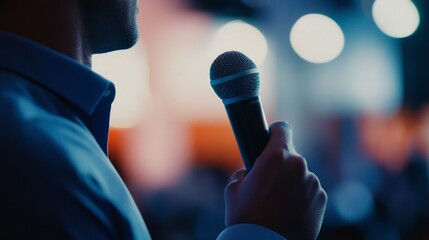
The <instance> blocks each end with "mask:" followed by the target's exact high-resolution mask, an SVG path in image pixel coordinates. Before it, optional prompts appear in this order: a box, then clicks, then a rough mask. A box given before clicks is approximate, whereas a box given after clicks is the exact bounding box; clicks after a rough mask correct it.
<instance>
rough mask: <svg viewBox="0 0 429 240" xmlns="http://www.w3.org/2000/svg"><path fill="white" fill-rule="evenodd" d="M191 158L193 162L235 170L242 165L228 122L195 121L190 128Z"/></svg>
mask: <svg viewBox="0 0 429 240" xmlns="http://www.w3.org/2000/svg"><path fill="white" fill-rule="evenodd" d="M191 129H192V130H191V131H192V140H191V141H192V143H191V144H192V155H191V156H192V159H194V161H195V164H200V165H209V166H218V167H223V168H226V169H228V170H230V171H235V170H237V169H239V168H242V167H243V163H242V161H241V156H240V152H239V150H238V146H237V143H236V141H235V138H234V133H233V132H232V129H231V126H230V125H229V123H216V124H208V123H195V124H193V126H192V128H191Z"/></svg>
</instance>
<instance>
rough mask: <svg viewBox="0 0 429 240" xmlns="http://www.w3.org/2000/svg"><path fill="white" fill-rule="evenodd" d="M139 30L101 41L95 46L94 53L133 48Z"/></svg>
mask: <svg viewBox="0 0 429 240" xmlns="http://www.w3.org/2000/svg"><path fill="white" fill-rule="evenodd" d="M138 37H139V35H138V32H137V31H133V32H130V33H128V34H123V35H122V36H120V37H117V38H115V39H111V40H110V41H101V42H99V43H98V44H96V46H93V47H94V48H93V53H94V54H101V53H108V52H113V51H117V50H125V49H130V48H132V47H133V46H134V45H135V44H136V43H137V40H138Z"/></svg>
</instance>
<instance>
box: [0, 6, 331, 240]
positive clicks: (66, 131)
mask: <svg viewBox="0 0 429 240" xmlns="http://www.w3.org/2000/svg"><path fill="white" fill-rule="evenodd" d="M136 14H137V3H136V0H66V1H58V0H0V119H1V124H0V184H1V185H0V187H1V192H2V193H1V194H2V196H1V200H0V201H1V202H0V203H1V204H0V206H1V209H0V210H1V211H0V213H1V214H0V221H1V222H2V224H1V225H0V239H150V236H149V232H148V230H147V228H146V226H145V224H144V221H143V219H142V217H141V216H140V214H139V212H138V209H137V207H136V205H135V203H134V202H133V200H132V198H131V196H130V194H129V192H128V191H127V189H126V187H125V185H124V184H123V182H122V180H121V179H120V177H119V175H118V174H117V173H116V171H115V169H114V168H113V167H112V165H111V163H110V162H109V159H108V157H107V155H106V154H107V133H108V123H109V114H110V105H111V103H112V101H113V98H114V93H115V92H114V90H115V89H114V86H113V85H112V84H111V83H110V82H109V81H107V80H105V79H103V78H102V77H100V76H98V75H97V74H95V73H93V72H92V71H91V70H90V67H91V56H92V54H95V53H103V52H109V51H114V50H118V49H126V48H129V47H131V46H133V45H134V44H135V42H136V40H137V35H138V34H137V25H136ZM270 131H271V139H270V142H269V143H268V145H267V147H266V149H265V150H264V152H263V153H262V154H261V156H260V157H259V158H258V160H257V162H256V164H255V166H254V168H253V170H252V171H251V172H249V173H248V174H246V173H245V171H244V170H241V171H238V172H237V173H236V174H234V176H233V177H232V179H231V182H230V183H229V184H228V186H227V188H226V191H225V199H226V206H227V209H226V225H227V228H226V229H225V231H224V232H222V233H221V234H220V236H219V239H222V240H229V239H284V238H287V239H291V240H293V239H304V240H305V239H315V238H316V237H317V235H318V233H319V230H320V226H321V222H322V218H323V215H324V211H325V206H326V201H327V197H326V193H325V192H324V190H323V189H322V188H321V186H320V183H319V181H318V179H317V177H316V176H315V175H314V174H313V173H310V172H309V171H308V170H307V166H306V162H305V160H304V159H303V158H302V157H300V156H299V155H298V154H297V153H296V152H295V150H294V148H293V145H292V140H291V132H290V128H289V126H288V125H287V124H286V123H275V124H272V125H271V128H270Z"/></svg>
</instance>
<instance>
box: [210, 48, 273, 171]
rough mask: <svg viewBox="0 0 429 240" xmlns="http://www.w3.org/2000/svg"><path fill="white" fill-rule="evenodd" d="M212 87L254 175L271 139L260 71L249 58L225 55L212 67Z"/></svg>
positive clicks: (228, 53)
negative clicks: (261, 94) (255, 168)
mask: <svg viewBox="0 0 429 240" xmlns="http://www.w3.org/2000/svg"><path fill="white" fill-rule="evenodd" d="M210 84H211V86H212V88H213V90H214V91H215V93H216V94H217V95H218V96H219V98H221V99H222V102H223V104H224V105H225V109H226V112H227V114H228V118H229V121H230V123H231V127H232V130H233V131H234V136H235V139H236V141H237V144H238V148H239V149H240V154H241V157H242V158H243V161H244V165H245V167H246V170H247V171H250V170H251V169H252V167H253V165H254V164H255V161H256V158H257V157H258V156H259V155H260V154H261V153H262V151H263V150H264V148H265V146H266V145H267V143H268V140H269V138H270V134H269V131H268V127H267V123H266V120H265V114H264V111H263V108H262V104H261V99H260V97H259V71H258V69H257V67H256V65H255V63H254V62H253V61H252V60H250V59H249V58H248V57H247V56H246V55H244V54H242V53H240V52H237V51H229V52H225V53H223V54H221V55H219V56H218V57H217V58H216V59H215V60H214V62H213V63H212V65H211V67H210Z"/></svg>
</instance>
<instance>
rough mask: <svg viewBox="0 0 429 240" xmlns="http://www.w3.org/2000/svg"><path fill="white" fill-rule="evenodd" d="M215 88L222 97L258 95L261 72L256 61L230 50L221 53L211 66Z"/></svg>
mask: <svg viewBox="0 0 429 240" xmlns="http://www.w3.org/2000/svg"><path fill="white" fill-rule="evenodd" d="M210 79H211V84H212V87H213V90H214V91H215V93H216V94H217V95H218V96H219V97H220V98H221V99H222V100H227V99H232V98H237V97H243V96H247V95H255V96H256V95H257V94H258V91H259V73H258V72H257V69H256V65H255V63H254V62H253V61H252V60H250V59H249V58H248V57H247V56H246V55H244V54H243V53H241V52H237V51H229V52H225V53H223V54H221V55H219V56H218V57H217V58H216V59H215V60H214V62H213V63H212V65H211V67H210Z"/></svg>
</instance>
